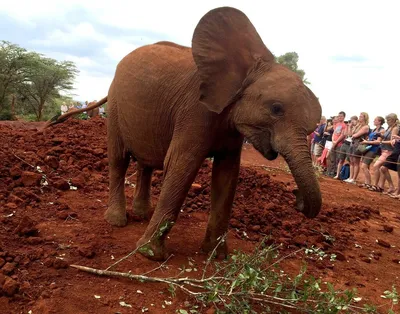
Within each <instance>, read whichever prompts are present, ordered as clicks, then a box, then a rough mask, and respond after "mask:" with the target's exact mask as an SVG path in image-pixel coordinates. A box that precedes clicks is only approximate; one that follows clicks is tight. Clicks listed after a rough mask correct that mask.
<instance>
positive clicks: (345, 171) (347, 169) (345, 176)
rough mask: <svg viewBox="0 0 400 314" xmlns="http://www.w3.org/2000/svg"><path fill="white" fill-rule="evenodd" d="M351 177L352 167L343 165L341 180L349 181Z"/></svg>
mask: <svg viewBox="0 0 400 314" xmlns="http://www.w3.org/2000/svg"><path fill="white" fill-rule="evenodd" d="M349 177H350V165H349V164H346V165H343V166H342V168H341V169H340V173H339V179H340V180H347V179H348V178H349Z"/></svg>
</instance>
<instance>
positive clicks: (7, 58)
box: [0, 40, 38, 111]
mask: <svg viewBox="0 0 400 314" xmlns="http://www.w3.org/2000/svg"><path fill="white" fill-rule="evenodd" d="M37 56H38V54H37V53H35V52H28V51H27V50H26V49H24V48H21V47H19V46H18V45H15V44H12V43H10V42H8V41H4V40H2V41H0V111H3V110H8V109H9V105H10V102H11V98H12V95H13V94H14V93H15V91H16V89H17V86H18V85H20V84H22V83H24V82H26V81H27V80H28V78H27V75H28V71H29V69H30V64H31V62H32V60H33V59H35V58H37Z"/></svg>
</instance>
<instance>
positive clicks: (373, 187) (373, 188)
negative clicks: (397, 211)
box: [368, 185, 384, 193]
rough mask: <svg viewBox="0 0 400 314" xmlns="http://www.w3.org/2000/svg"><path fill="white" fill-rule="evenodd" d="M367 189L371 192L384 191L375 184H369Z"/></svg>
mask: <svg viewBox="0 0 400 314" xmlns="http://www.w3.org/2000/svg"><path fill="white" fill-rule="evenodd" d="M368 190H370V191H373V192H380V193H382V192H383V191H384V189H382V188H381V187H379V186H376V185H373V186H371V187H370V188H369V189H368Z"/></svg>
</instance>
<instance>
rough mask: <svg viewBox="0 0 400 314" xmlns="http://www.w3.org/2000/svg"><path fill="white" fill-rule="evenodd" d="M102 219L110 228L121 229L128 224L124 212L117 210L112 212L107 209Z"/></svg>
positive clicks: (110, 209)
mask: <svg viewBox="0 0 400 314" xmlns="http://www.w3.org/2000/svg"><path fill="white" fill-rule="evenodd" d="M104 219H105V220H106V221H107V222H108V223H109V224H110V225H112V226H116V227H123V226H126V224H127V223H128V218H127V217H126V213H125V212H121V211H119V210H115V209H114V210H113V209H112V208H108V209H107V210H106V212H105V213H104Z"/></svg>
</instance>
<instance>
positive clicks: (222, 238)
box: [201, 233, 227, 279]
mask: <svg viewBox="0 0 400 314" xmlns="http://www.w3.org/2000/svg"><path fill="white" fill-rule="evenodd" d="M226 235H227V233H224V234H223V235H222V236H220V239H219V241H218V243H217V245H216V246H215V247H214V249H213V250H212V252H211V253H210V256H209V257H208V258H207V262H206V266H204V269H203V276H201V278H202V279H204V277H205V276H206V271H207V267H208V265H209V264H210V262H211V259H212V258H213V256H214V253H215V251H216V250H217V248H218V247H219V246H220V245H221V243H222V242H224V241H225V238H226Z"/></svg>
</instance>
